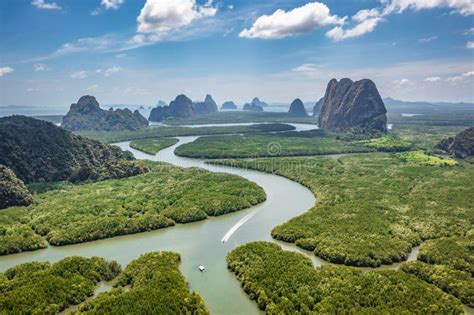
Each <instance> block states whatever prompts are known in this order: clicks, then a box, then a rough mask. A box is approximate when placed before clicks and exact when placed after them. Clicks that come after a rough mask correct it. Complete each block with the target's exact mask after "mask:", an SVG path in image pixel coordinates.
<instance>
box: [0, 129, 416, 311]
mask: <svg viewBox="0 0 474 315" xmlns="http://www.w3.org/2000/svg"><path fill="white" fill-rule="evenodd" d="M310 126H311V128H314V125H296V124H295V127H297V130H307V129H309V128H310ZM197 138H198V137H179V138H178V139H179V142H178V143H177V144H176V145H174V146H171V147H169V148H166V149H164V150H162V151H160V152H158V154H156V155H149V154H146V153H143V152H140V151H137V150H134V149H132V148H130V146H129V142H121V143H117V144H116V145H118V146H120V147H121V148H122V149H124V150H129V151H131V152H132V153H133V154H134V155H135V157H136V158H138V159H148V160H153V161H162V162H168V163H172V164H174V165H177V166H180V167H201V168H204V169H207V170H209V171H212V172H226V173H230V174H235V175H239V176H242V177H244V178H246V179H248V180H251V181H253V182H255V183H257V184H258V185H260V186H261V187H262V188H263V189H264V190H265V192H266V194H267V200H266V201H265V202H263V203H261V204H259V205H257V206H254V207H252V208H249V209H246V210H242V211H238V212H235V213H231V214H227V215H223V216H220V217H211V218H209V219H207V220H204V221H200V222H195V223H189V224H178V225H176V226H174V227H171V228H167V229H162V230H156V231H151V232H145V233H139V234H132V235H126V236H119V237H114V238H110V239H105V240H99V241H94V242H88V243H83V244H76V245H69V246H61V247H54V246H49V247H48V248H47V249H44V250H38V251H33V252H25V253H19V254H14V255H7V256H2V257H0V271H4V270H5V269H7V268H9V267H12V266H14V265H16V264H20V263H24V262H30V261H51V262H55V261H58V260H60V259H62V258H64V257H67V256H71V255H80V256H86V257H90V256H101V257H104V258H106V259H110V260H117V261H118V262H119V263H120V264H121V265H122V266H125V265H127V264H128V263H129V262H130V261H132V260H133V259H136V258H137V257H139V256H140V255H141V254H143V253H147V252H151V251H163V250H165V251H174V252H178V253H180V254H181V258H182V261H181V265H180V268H181V271H182V272H183V274H184V276H185V277H186V280H187V281H188V282H189V285H190V287H191V289H192V290H194V291H196V292H198V293H199V294H200V295H201V296H202V297H203V298H204V301H205V303H206V305H207V306H208V308H209V310H210V311H211V313H212V314H258V313H259V312H260V311H259V310H258V308H257V306H256V303H254V302H253V301H251V300H250V299H249V298H248V297H247V295H246V294H245V293H244V292H243V290H242V289H241V287H240V284H239V282H238V281H237V280H236V279H235V277H234V275H233V274H232V273H231V272H229V271H228V270H227V268H226V261H225V257H226V254H227V253H228V252H229V251H231V250H232V249H234V248H235V247H237V246H239V245H241V244H245V243H248V242H252V241H256V240H265V241H274V240H273V239H272V238H271V235H270V232H271V229H272V228H273V227H275V226H276V225H278V224H281V223H284V222H286V221H287V220H289V219H290V218H292V217H294V216H297V215H299V214H302V213H304V212H306V211H308V210H309V209H310V208H311V207H313V206H314V204H315V202H316V200H315V197H314V195H313V194H312V193H311V191H309V190H308V189H307V188H305V187H303V186H302V185H300V184H298V183H295V182H293V181H291V180H289V179H286V178H283V177H280V176H276V175H271V174H265V173H262V172H258V171H253V170H244V169H238V168H232V167H228V166H217V165H209V164H205V162H204V160H200V159H190V158H183V157H178V156H176V155H175V154H174V150H175V148H176V147H177V146H180V145H183V144H185V143H189V142H192V141H194V140H196V139H197ZM279 244H280V245H281V246H282V247H283V248H284V249H287V250H294V251H299V252H302V253H304V254H306V255H308V252H305V251H303V250H300V249H298V248H297V247H295V246H293V245H291V244H285V243H281V242H279ZM416 250H417V249H414V251H413V252H412V255H411V256H410V258H411V259H416ZM308 256H309V257H311V259H312V261H313V263H314V264H315V266H320V265H321V264H324V263H325V262H324V261H321V260H320V259H318V258H317V257H316V256H314V255H313V254H309V255H308ZM198 265H204V266H205V267H206V269H207V272H205V273H201V272H199V271H198V269H197V267H198ZM393 267H394V266H393V265H392V266H391V268H393Z"/></svg>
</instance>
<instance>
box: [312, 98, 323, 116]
mask: <svg viewBox="0 0 474 315" xmlns="http://www.w3.org/2000/svg"><path fill="white" fill-rule="evenodd" d="M323 103H324V97H321V98H320V99H319V101H317V102H316V104H315V105H314V107H313V116H315V117H316V116H319V113H320V112H321V107H322V106H323Z"/></svg>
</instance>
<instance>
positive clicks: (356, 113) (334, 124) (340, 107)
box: [318, 78, 387, 132]
mask: <svg viewBox="0 0 474 315" xmlns="http://www.w3.org/2000/svg"><path fill="white" fill-rule="evenodd" d="M386 113H387V110H386V109H385V105H384V103H383V101H382V98H381V97H380V94H379V92H378V90H377V87H376V86H375V83H374V82H373V81H372V80H369V79H363V80H360V81H356V82H353V81H352V80H351V79H347V78H345V79H342V80H341V81H339V82H338V81H337V80H336V79H332V80H331V81H330V82H329V83H328V86H327V88H326V93H325V94H324V101H323V104H322V106H321V112H320V114H319V118H318V124H319V127H320V128H322V129H326V130H333V131H347V130H351V129H352V130H358V131H378V132H386V131H387V115H386Z"/></svg>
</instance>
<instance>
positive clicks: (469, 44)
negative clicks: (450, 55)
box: [466, 41, 474, 49]
mask: <svg viewBox="0 0 474 315" xmlns="http://www.w3.org/2000/svg"><path fill="white" fill-rule="evenodd" d="M466 47H467V48H469V49H474V41H469V42H467V44H466Z"/></svg>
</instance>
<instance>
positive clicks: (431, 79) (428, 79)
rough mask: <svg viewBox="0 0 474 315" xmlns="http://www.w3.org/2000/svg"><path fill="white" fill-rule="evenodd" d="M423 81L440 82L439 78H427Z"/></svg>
mask: <svg viewBox="0 0 474 315" xmlns="http://www.w3.org/2000/svg"><path fill="white" fill-rule="evenodd" d="M423 81H425V82H438V81H441V77H427V78H426V79H424V80H423Z"/></svg>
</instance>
